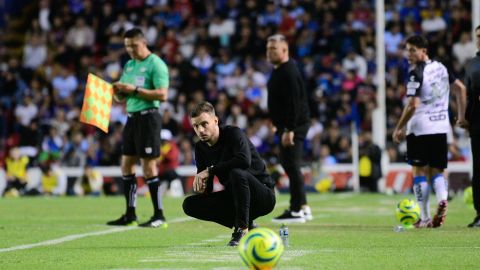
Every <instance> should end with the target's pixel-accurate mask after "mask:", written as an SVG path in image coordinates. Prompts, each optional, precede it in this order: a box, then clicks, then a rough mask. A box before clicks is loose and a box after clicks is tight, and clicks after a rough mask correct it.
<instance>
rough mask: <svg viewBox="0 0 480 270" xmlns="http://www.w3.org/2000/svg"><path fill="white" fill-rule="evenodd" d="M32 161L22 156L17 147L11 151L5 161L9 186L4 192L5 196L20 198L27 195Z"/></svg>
mask: <svg viewBox="0 0 480 270" xmlns="http://www.w3.org/2000/svg"><path fill="white" fill-rule="evenodd" d="M29 161H30V159H29V158H28V157H27V156H22V155H21V154H20V151H19V149H18V148H17V147H14V148H12V149H10V152H9V155H8V157H7V159H6V161H5V164H6V173H7V185H6V187H5V189H4V191H3V195H4V196H12V197H18V196H19V195H23V194H25V191H26V190H25V188H26V186H27V183H28V179H27V165H28V163H29Z"/></svg>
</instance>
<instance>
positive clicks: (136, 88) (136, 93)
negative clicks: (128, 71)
mask: <svg viewBox="0 0 480 270" xmlns="http://www.w3.org/2000/svg"><path fill="white" fill-rule="evenodd" d="M138 93H139V91H138V86H135V90H133V95H134V96H136V95H138Z"/></svg>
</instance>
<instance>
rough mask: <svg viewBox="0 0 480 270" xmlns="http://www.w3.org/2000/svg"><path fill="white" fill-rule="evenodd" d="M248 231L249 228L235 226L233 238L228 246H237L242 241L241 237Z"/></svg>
mask: <svg viewBox="0 0 480 270" xmlns="http://www.w3.org/2000/svg"><path fill="white" fill-rule="evenodd" d="M247 233H248V229H241V228H235V230H234V231H233V233H232V239H231V240H230V242H228V244H227V246H230V247H236V246H238V244H239V243H240V239H242V237H244V236H245V234H247Z"/></svg>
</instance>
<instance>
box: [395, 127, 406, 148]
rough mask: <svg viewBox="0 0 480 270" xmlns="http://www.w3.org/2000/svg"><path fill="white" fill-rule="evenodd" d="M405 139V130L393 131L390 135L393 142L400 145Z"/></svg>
mask: <svg viewBox="0 0 480 270" xmlns="http://www.w3.org/2000/svg"><path fill="white" fill-rule="evenodd" d="M404 138H405V129H403V128H402V129H395V130H394V131H393V134H392V139H393V142H395V143H397V144H398V143H400V142H401V141H402V140H403V139H404Z"/></svg>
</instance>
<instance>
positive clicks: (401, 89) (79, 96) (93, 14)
mask: <svg viewBox="0 0 480 270" xmlns="http://www.w3.org/2000/svg"><path fill="white" fill-rule="evenodd" d="M472 5H474V6H476V5H478V1H473V4H472V1H465V0H451V1H440V0H428V1H427V0H419V1H413V0H396V1H395V0H393V1H372V0H370V1H368V0H360V1H345V0H312V1H306V0H304V1H301V0H278V1H262V0H255V1H254V0H246V1H240V0H216V1H215V0H206V1H199V0H177V1H169V0H112V1H106V0H105V1H104V0H97V1H89V0H40V1H32V0H15V1H10V0H0V14H1V16H0V36H1V38H0V168H1V169H0V195H2V194H3V195H4V196H14V197H16V196H22V195H38V194H51V195H101V194H106V195H115V194H120V193H121V190H120V189H121V185H118V180H119V176H120V174H121V172H120V168H119V164H120V156H121V131H122V129H123V125H124V124H125V122H126V118H127V115H126V112H125V107H124V104H116V103H114V104H113V106H112V111H111V122H110V128H109V132H108V134H105V133H103V132H102V131H100V130H99V129H97V128H95V127H93V126H89V125H85V124H82V123H80V122H79V112H80V109H81V107H82V102H83V95H84V89H85V83H86V79H87V75H88V73H94V74H96V75H98V76H100V77H102V78H103V79H105V80H107V81H110V82H113V81H116V80H118V79H119V76H120V75H121V72H122V67H123V65H124V64H125V63H126V61H127V60H128V59H129V58H128V55H127V54H126V51H125V49H124V46H123V38H122V35H123V33H124V32H125V31H126V30H129V29H131V28H132V27H140V28H141V29H142V30H143V32H144V33H145V35H146V38H147V40H148V46H149V48H150V49H151V50H152V52H154V53H156V54H157V55H159V56H160V57H161V58H162V59H163V60H164V61H165V62H166V63H167V65H168V67H169V72H170V90H169V91H170V94H169V101H168V102H165V103H163V104H162V106H161V108H160V110H161V114H162V117H163V130H162V134H161V137H162V140H163V142H164V144H163V146H162V157H161V158H160V159H159V161H158V164H159V167H160V170H161V174H162V175H161V177H162V180H164V185H163V188H164V189H165V192H167V194H168V195H171V196H183V194H185V193H188V192H190V191H191V181H192V175H193V174H194V173H195V168H194V164H195V157H194V155H193V151H192V150H193V144H194V143H195V140H196V139H195V136H194V131H193V128H192V127H191V125H190V123H189V118H188V114H189V111H190V110H191V109H192V107H193V106H194V105H195V104H196V103H198V102H199V101H203V100H207V101H210V102H211V103H212V104H214V106H215V108H216V111H217V114H218V116H219V119H220V122H221V123H222V124H228V125H236V126H238V127H240V128H241V129H243V130H244V131H245V132H246V134H247V135H248V137H249V138H250V140H251V141H252V142H253V144H254V145H255V146H256V147H257V149H258V151H259V153H260V154H261V155H262V156H263V157H264V159H265V161H266V162H267V164H268V166H269V168H270V170H271V173H272V175H274V177H275V179H276V180H277V181H278V185H277V187H278V190H279V191H285V190H287V189H288V181H286V178H285V176H284V174H283V170H282V169H281V167H280V166H278V163H277V158H276V157H277V153H278V148H277V145H278V142H279V138H277V137H276V136H275V134H272V133H270V131H269V129H268V127H267V123H268V121H269V120H268V118H267V116H266V113H267V111H266V104H267V103H266V102H267V100H266V98H267V96H266V82H267V80H268V78H269V74H270V72H271V66H270V65H269V64H268V63H267V61H266V57H265V46H266V39H267V37H268V36H270V35H272V34H275V33H281V34H283V35H285V36H286V37H287V39H288V41H289V44H290V55H291V58H293V59H295V60H296V61H297V64H298V66H299V68H300V70H301V72H302V75H303V76H304V80H305V85H306V88H307V92H308V96H309V101H310V104H309V105H310V112H311V116H312V118H311V127H310V130H309V132H308V135H307V141H306V143H305V145H304V149H305V157H304V160H305V166H304V168H303V172H304V174H305V179H306V183H307V188H308V189H309V191H312V192H332V191H349V190H354V191H366V192H385V193H389V194H391V193H405V192H407V193H408V192H410V187H411V175H410V173H409V166H408V165H407V164H406V163H404V155H405V151H406V146H405V144H400V145H396V144H394V143H393V142H392V140H391V133H392V131H393V128H394V126H395V124H396V123H397V121H398V119H399V117H400V115H401V112H402V109H403V104H404V100H405V84H404V83H405V81H406V76H407V74H408V73H407V70H408V64H407V62H406V60H405V58H404V43H403V41H404V40H405V38H406V37H408V36H411V35H414V34H423V35H426V36H427V37H428V40H429V41H430V48H429V55H430V57H431V58H433V59H436V60H438V61H440V62H442V63H443V64H444V65H445V66H446V67H447V68H449V69H450V70H451V71H452V72H453V73H454V74H455V75H456V76H457V77H458V78H459V79H463V73H464V66H465V63H466V62H467V61H468V60H469V59H470V58H472V57H473V56H475V53H476V51H477V48H476V46H475V43H474V41H473V40H472V21H478V18H474V17H475V16H474V17H472V14H480V11H479V12H473V11H472V10H473V8H474V7H472ZM376 8H377V11H376ZM379 8H381V10H379ZM473 24H474V22H473ZM378 29H383V30H378ZM379 44H380V46H381V47H379V46H378V45H379ZM379 63H380V64H379ZM379 67H380V68H379ZM455 109H456V104H455V103H454V102H452V103H451V113H450V115H451V116H452V122H453V116H454V112H455ZM159 136H160V135H159ZM449 144H450V146H449V160H450V161H452V162H451V163H450V164H451V165H450V166H449V175H450V177H449V178H450V188H451V190H452V193H454V192H457V191H461V190H463V188H465V187H466V186H468V185H469V184H470V179H469V174H470V162H471V161H470V160H471V153H470V146H469V138H468V133H467V132H466V131H464V130H461V129H458V128H455V127H452V133H451V134H450V136H449ZM139 171H140V170H139ZM217 188H221V187H220V186H217ZM147 191H148V189H143V191H142V189H141V188H139V192H140V193H142V192H143V193H146V192H147Z"/></svg>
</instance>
